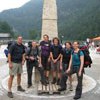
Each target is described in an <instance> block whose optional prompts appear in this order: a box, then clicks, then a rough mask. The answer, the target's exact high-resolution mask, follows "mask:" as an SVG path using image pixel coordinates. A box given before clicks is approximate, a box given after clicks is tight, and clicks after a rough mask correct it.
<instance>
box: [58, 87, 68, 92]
mask: <svg viewBox="0 0 100 100" xmlns="http://www.w3.org/2000/svg"><path fill="white" fill-rule="evenodd" d="M65 90H66V88H59V89H58V91H59V92H62V91H65Z"/></svg>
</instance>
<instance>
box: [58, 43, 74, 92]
mask: <svg viewBox="0 0 100 100" xmlns="http://www.w3.org/2000/svg"><path fill="white" fill-rule="evenodd" d="M71 52H72V44H71V42H66V43H65V48H63V49H62V52H61V60H60V69H61V70H62V74H63V73H64V72H66V70H67V69H68V66H69V61H70V58H71ZM68 78H69V81H70V87H69V89H70V91H72V90H73V87H72V77H71V75H69V77H68Z"/></svg>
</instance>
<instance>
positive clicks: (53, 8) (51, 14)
mask: <svg viewBox="0 0 100 100" xmlns="http://www.w3.org/2000/svg"><path fill="white" fill-rule="evenodd" d="M44 34H47V35H49V37H50V39H52V38H54V37H58V27H57V4H56V0H44V1H43V15H42V35H41V39H42V38H43V35H44Z"/></svg>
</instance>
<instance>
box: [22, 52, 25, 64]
mask: <svg viewBox="0 0 100 100" xmlns="http://www.w3.org/2000/svg"><path fill="white" fill-rule="evenodd" d="M24 63H25V53H24V54H23V55H22V65H24Z"/></svg>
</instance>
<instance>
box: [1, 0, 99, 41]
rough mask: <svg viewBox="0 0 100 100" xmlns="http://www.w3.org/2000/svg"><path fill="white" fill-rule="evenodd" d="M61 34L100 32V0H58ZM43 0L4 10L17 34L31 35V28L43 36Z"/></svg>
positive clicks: (79, 35) (80, 35) (77, 36)
mask: <svg viewBox="0 0 100 100" xmlns="http://www.w3.org/2000/svg"><path fill="white" fill-rule="evenodd" d="M57 7H58V30H59V37H61V36H62V35H63V36H64V39H74V40H75V39H80V40H84V39H86V38H87V37H90V38H91V37H93V36H97V35H100V0H57ZM42 9H43V0H31V1H29V2H28V3H26V4H25V5H23V6H22V7H20V8H17V9H11V10H5V11H3V12H2V13H0V20H1V21H7V22H8V23H9V24H10V25H11V26H12V27H13V29H14V30H15V31H16V34H18V33H21V34H22V35H23V36H24V37H25V38H29V31H31V30H35V31H36V32H37V34H38V36H40V33H41V25H42Z"/></svg>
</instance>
